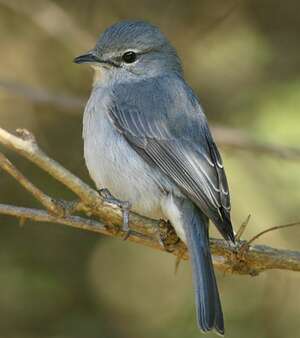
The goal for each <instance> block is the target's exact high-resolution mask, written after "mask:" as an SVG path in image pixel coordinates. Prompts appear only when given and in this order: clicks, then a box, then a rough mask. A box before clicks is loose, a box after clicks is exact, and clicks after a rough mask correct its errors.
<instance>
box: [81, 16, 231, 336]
mask: <svg viewBox="0 0 300 338" xmlns="http://www.w3.org/2000/svg"><path fill="white" fill-rule="evenodd" d="M126 53H127V58H126V55H124V54H126ZM128 53H129V55H128ZM127 61H129V62H127ZM75 62H77V63H86V62H88V63H91V65H92V66H93V67H94V68H95V70H96V72H95V73H96V74H95V80H94V87H93V91H92V94H91V97H90V99H89V102H88V104H87V106H86V109H85V112H84V121H83V138H84V156H85V160H86V164H87V167H88V170H89V172H90V175H91V177H92V178H93V180H94V181H95V183H96V185H97V187H98V188H107V189H109V191H110V192H111V193H112V194H113V195H114V196H115V197H117V198H119V199H121V200H124V201H129V202H131V204H132V210H133V211H135V212H138V213H140V214H142V215H145V216H148V217H151V218H155V219H159V218H164V219H169V220H170V221H171V223H172V225H173V226H174V228H175V230H176V232H177V234H178V235H179V237H181V239H182V240H183V241H185V242H186V244H187V246H188V249H189V251H190V255H191V261H192V267H193V278H194V287H195V293H196V310H197V318H198V324H199V327H200V328H201V329H202V330H203V331H209V330H211V329H213V328H215V329H216V330H217V332H219V333H221V334H223V333H224V324H223V315H222V309H221V304H220V300H219V294H218V289H217V284H216V280H215V276H214V271H213V266H212V260H211V255H210V251H209V239H208V219H211V220H212V221H213V223H214V224H215V225H216V226H217V228H218V230H219V231H220V233H221V234H222V235H223V237H224V238H225V239H227V240H231V241H234V234H233V230H232V225H231V221H230V198H229V192H228V185H227V181H226V176H225V172H224V168H223V164H222V160H221V157H220V154H219V152H218V149H217V147H216V145H215V143H214V141H213V138H212V136H211V133H210V131H209V128H208V125H207V121H206V117H205V115H204V113H203V112H202V109H201V107H200V104H199V101H198V99H197V97H196V96H195V94H194V93H193V91H192V90H191V89H190V87H189V86H188V85H187V84H186V83H185V81H184V79H183V73H182V67H181V63H180V60H179V58H178V56H177V54H176V51H175V49H174V48H173V47H172V46H171V45H170V43H169V42H168V40H167V39H166V38H165V37H164V35H163V34H162V33H161V32H160V31H159V29H158V28H156V27H154V26H152V25H150V24H148V23H145V22H143V21H125V22H121V23H118V24H116V25H114V26H112V27H110V28H109V29H107V30H106V31H105V32H104V33H103V35H102V36H101V37H100V39H99V40H98V42H97V44H96V47H95V49H93V50H92V51H90V52H89V53H88V54H85V55H82V56H79V57H78V58H76V59H75Z"/></svg>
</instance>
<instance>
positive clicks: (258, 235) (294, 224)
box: [247, 222, 300, 245]
mask: <svg viewBox="0 0 300 338" xmlns="http://www.w3.org/2000/svg"><path fill="white" fill-rule="evenodd" d="M296 225H300V222H294V223H289V224H283V225H276V226H274V227H271V228H268V229H266V230H264V231H261V232H260V233H258V234H257V235H255V236H254V237H252V238H251V239H250V240H249V241H247V245H249V244H251V243H253V242H254V241H256V240H257V239H258V238H259V237H261V236H262V235H264V234H266V233H268V232H271V231H274V230H279V229H284V228H290V227H294V226H296Z"/></svg>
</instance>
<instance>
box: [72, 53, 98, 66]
mask: <svg viewBox="0 0 300 338" xmlns="http://www.w3.org/2000/svg"><path fill="white" fill-rule="evenodd" d="M73 62H75V63H77V64H80V63H94V62H101V60H100V59H99V58H98V57H97V56H96V55H95V54H93V53H92V52H88V53H86V54H82V55H79V56H77V57H76V58H75V59H74V60H73Z"/></svg>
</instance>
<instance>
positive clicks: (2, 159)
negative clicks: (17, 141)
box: [0, 152, 64, 216]
mask: <svg viewBox="0 0 300 338" xmlns="http://www.w3.org/2000/svg"><path fill="white" fill-rule="evenodd" d="M0 168H2V169H3V170H5V171H6V172H7V173H8V174H9V175H11V176H12V177H13V178H14V179H16V180H17V181H18V182H19V184H20V185H21V186H22V187H24V188H25V189H26V190H27V191H29V192H30V193H31V194H32V195H33V196H34V197H35V199H36V200H38V201H39V202H40V203H41V204H42V205H43V206H44V207H45V208H46V209H47V210H48V211H50V212H51V213H53V214H55V215H61V216H62V215H63V214H64V210H63V208H62V207H61V206H60V205H58V204H57V203H55V202H54V201H53V200H52V198H51V197H49V196H48V195H46V194H45V193H44V192H43V191H42V190H40V189H39V188H37V187H36V186H35V185H33V184H32V183H31V182H30V181H29V180H28V178H26V177H25V176H24V175H23V174H22V173H21V172H20V171H19V170H18V169H17V168H16V167H15V166H14V165H13V164H12V163H11V162H10V161H9V160H8V158H7V157H6V156H4V155H3V154H2V153H1V152H0Z"/></svg>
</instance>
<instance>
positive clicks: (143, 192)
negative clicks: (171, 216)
mask: <svg viewBox="0 0 300 338" xmlns="http://www.w3.org/2000/svg"><path fill="white" fill-rule="evenodd" d="M87 122H88V123H89V126H87V125H85V126H84V128H86V130H85V135H84V157H85V160H86V164H87V167H88V170H89V173H90V176H91V177H92V179H93V180H94V182H95V184H96V186H97V188H98V189H101V188H107V189H108V190H109V191H110V193H111V194H112V195H113V196H114V197H116V198H118V199H121V200H123V201H129V202H130V203H131V204H132V210H133V211H135V212H137V213H139V214H142V215H144V216H147V217H151V218H156V219H159V218H163V214H162V211H161V205H160V202H161V199H162V195H163V192H162V189H161V187H160V184H159V177H158V173H157V172H155V169H153V168H150V166H149V165H148V164H147V163H146V162H145V161H144V160H143V159H142V158H141V157H140V156H139V155H138V154H137V153H136V152H135V151H134V150H133V149H132V148H131V146H130V145H129V144H128V143H127V141H126V140H125V138H124V137H123V136H122V135H121V134H120V133H119V132H118V131H117V130H116V129H114V127H113V126H112V124H111V121H109V120H108V119H107V118H104V119H102V120H101V121H98V119H97V120H95V119H93V118H92V117H90V119H89V121H85V123H87Z"/></svg>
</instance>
